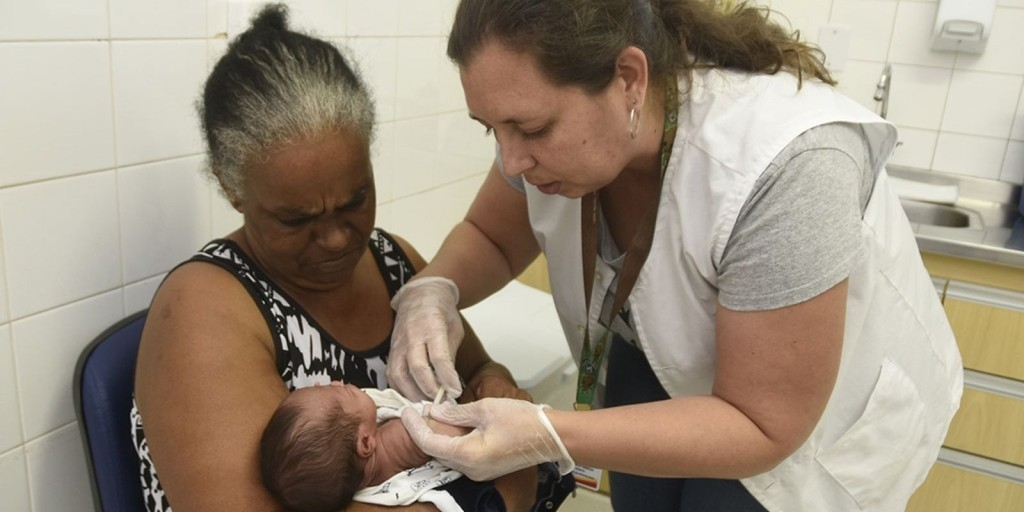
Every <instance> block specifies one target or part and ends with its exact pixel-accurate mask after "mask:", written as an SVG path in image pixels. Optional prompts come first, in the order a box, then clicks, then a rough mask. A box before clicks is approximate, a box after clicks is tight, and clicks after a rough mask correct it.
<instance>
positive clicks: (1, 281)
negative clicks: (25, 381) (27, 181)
mask: <svg viewBox="0 0 1024 512" xmlns="http://www.w3.org/2000/svg"><path fill="white" fill-rule="evenodd" d="M0 211H2V210H0ZM2 233H3V218H0V234H2ZM8 289H9V288H8V287H7V270H6V265H4V240H3V236H0V324H4V323H7V320H9V319H10V318H11V312H10V310H9V309H8V308H7V305H8V304H9V302H8V297H7V290H8ZM2 410H3V409H0V411H2ZM0 451H3V450H0Z"/></svg>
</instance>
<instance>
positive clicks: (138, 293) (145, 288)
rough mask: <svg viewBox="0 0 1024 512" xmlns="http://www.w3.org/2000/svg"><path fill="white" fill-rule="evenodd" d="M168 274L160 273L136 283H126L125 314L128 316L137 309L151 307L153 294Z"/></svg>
mask: <svg viewBox="0 0 1024 512" xmlns="http://www.w3.org/2000/svg"><path fill="white" fill-rule="evenodd" d="M166 275H167V274H160V275H158V276H154V277H151V278H149V279H143V280H141V281H136V282H134V283H129V284H126V285H125V287H124V314H125V316H128V315H130V314H132V313H134V312H136V311H141V310H143V309H146V308H148V307H149V304H150V303H151V302H153V295H155V294H156V290H157V288H159V287H160V283H162V282H163V280H164V277H165V276H166Z"/></svg>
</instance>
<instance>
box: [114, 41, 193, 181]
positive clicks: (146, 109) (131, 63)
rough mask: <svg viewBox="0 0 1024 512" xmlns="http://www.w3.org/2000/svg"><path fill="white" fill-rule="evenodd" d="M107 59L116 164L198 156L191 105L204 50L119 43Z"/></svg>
mask: <svg viewBox="0 0 1024 512" xmlns="http://www.w3.org/2000/svg"><path fill="white" fill-rule="evenodd" d="M111 54H112V55H113V58H112V61H113V69H114V73H113V76H114V111H115V123H116V132H117V162H118V164H119V165H131V164H136V163H141V162H150V161H153V160H160V159H164V158H172V157H177V156H182V155H188V154H196V153H199V152H201V151H202V143H201V136H200V131H199V122H198V119H197V117H196V113H195V107H194V105H195V101H196V99H198V98H199V96H200V92H201V90H202V84H203V82H204V81H205V79H206V59H207V57H206V55H207V54H206V44H205V43H204V42H203V41H198V40H197V41H130V42H129V41H124V42H115V43H113V47H112V48H111ZM156 84H159V87H156V86H155V85H156Z"/></svg>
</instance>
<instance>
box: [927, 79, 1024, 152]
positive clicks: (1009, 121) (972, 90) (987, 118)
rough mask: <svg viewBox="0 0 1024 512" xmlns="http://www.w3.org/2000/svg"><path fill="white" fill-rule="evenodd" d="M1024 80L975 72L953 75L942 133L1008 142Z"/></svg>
mask: <svg viewBox="0 0 1024 512" xmlns="http://www.w3.org/2000/svg"><path fill="white" fill-rule="evenodd" d="M1022 84H1024V76H1013V75H1003V74H998V73H985V72H976V71H960V70H956V71H954V72H953V78H952V80H951V81H950V85H949V98H948V99H947V101H946V109H945V112H944V115H943V118H942V131H944V132H955V133H963V134H967V135H984V136H988V137H998V138H1003V139H1005V138H1008V137H1009V135H1010V129H1011V128H1012V127H1013V119H1014V111H1013V109H1012V108H1007V106H1009V105H1013V104H1014V103H1015V102H1016V101H1017V99H1018V98H1019V97H1020V92H1021V86H1022Z"/></svg>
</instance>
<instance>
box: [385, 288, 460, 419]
mask: <svg viewBox="0 0 1024 512" xmlns="http://www.w3.org/2000/svg"><path fill="white" fill-rule="evenodd" d="M458 303H459V289H458V287H457V286H455V283H454V282H453V281H452V280H451V279H446V278H443V277H424V278H420V279H414V280H412V281H410V282H408V283H406V284H405V286H403V287H402V288H401V289H400V290H398V293H396V294H395V297H394V298H393V299H391V307H392V308H393V309H394V310H395V311H396V312H397V314H396V316H395V329H394V332H393V333H392V334H391V352H390V354H389V356H388V369H387V377H388V386H389V387H392V388H395V389H397V390H398V391H399V392H400V393H402V394H403V395H405V397H406V398H408V399H410V400H412V401H418V400H432V399H433V398H434V396H435V395H436V394H437V390H438V389H440V388H444V390H445V391H446V392H447V393H448V395H449V396H451V397H452V398H457V397H458V396H459V395H461V394H462V382H461V381H460V380H459V374H458V373H457V372H456V371H455V353H456V352H458V350H459V344H461V343H462V337H463V336H464V335H465V331H463V328H462V317H461V316H459V310H458V306H457V305H458Z"/></svg>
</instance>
